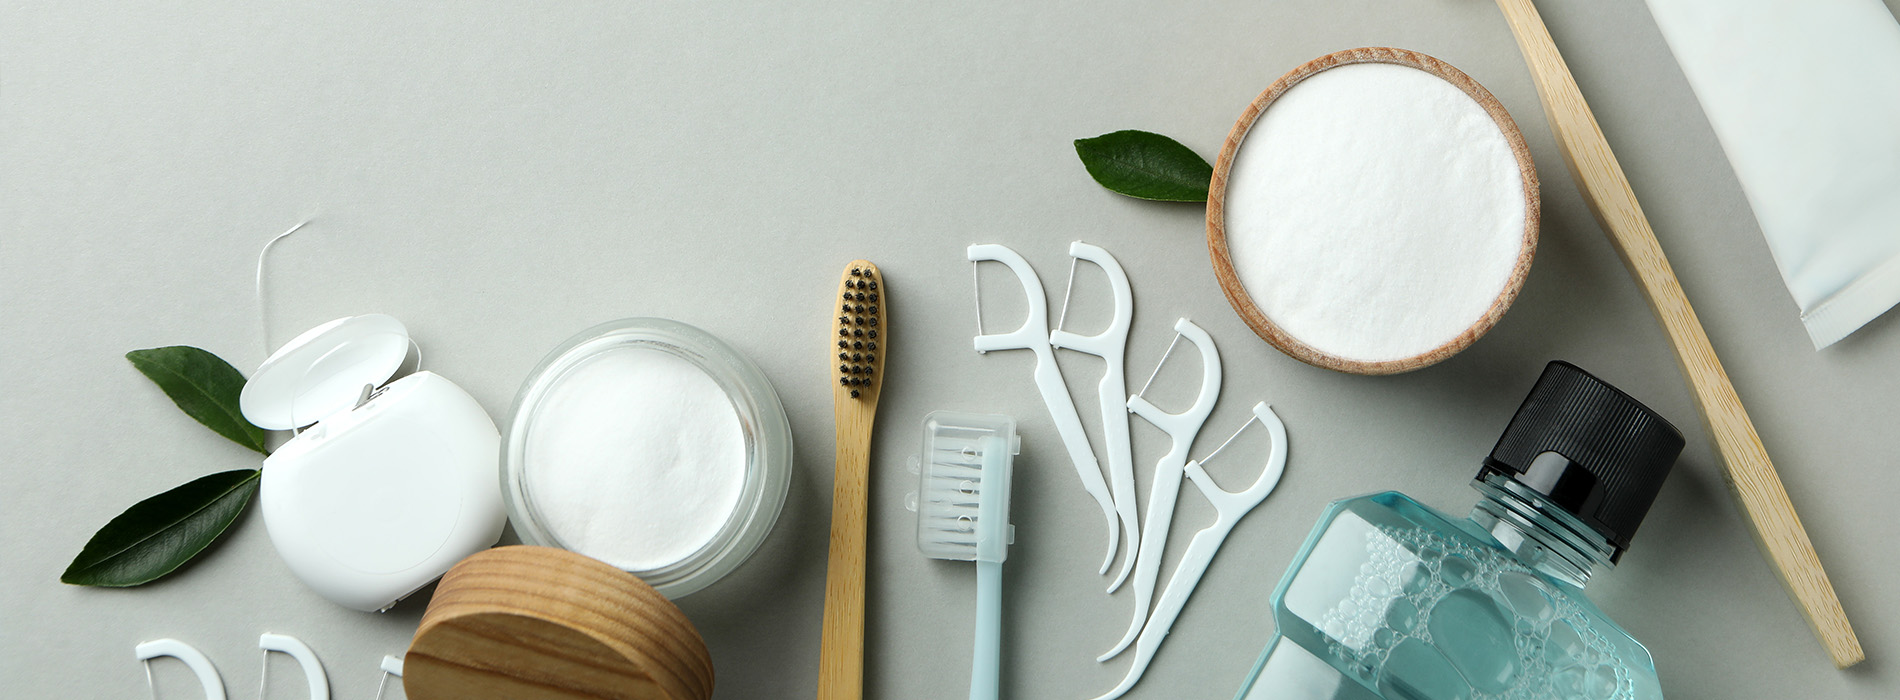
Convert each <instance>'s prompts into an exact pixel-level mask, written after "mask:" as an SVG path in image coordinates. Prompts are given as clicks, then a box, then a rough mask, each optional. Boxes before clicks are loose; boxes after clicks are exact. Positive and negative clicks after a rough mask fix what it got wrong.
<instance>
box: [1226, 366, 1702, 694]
mask: <svg viewBox="0 0 1900 700" xmlns="http://www.w3.org/2000/svg"><path fill="white" fill-rule="evenodd" d="M1681 451H1682V435H1681V434H1680V433H1678V432H1676V429H1675V428H1674V427H1673V426H1671V425H1669V423H1668V422H1667V421H1665V420H1663V419H1662V417H1661V416H1658V415H1656V413H1655V412H1654V411H1651V410H1649V408H1647V407H1645V406H1643V405H1642V404H1641V403H1638V402H1637V401H1636V400H1635V399H1632V398H1630V397H1629V395H1627V394H1624V393H1623V392H1622V391H1619V390H1617V389H1616V387H1613V386H1610V385H1609V384H1606V383H1604V382H1603V381H1601V380H1599V379H1597V378H1596V377H1593V376H1591V375H1590V374H1589V373H1586V372H1584V371H1583V370H1580V369H1577V368H1576V367H1575V366H1574V365H1571V364H1569V363H1567V362H1552V363H1550V364H1549V365H1548V366H1547V367H1545V368H1544V374H1543V376H1542V377H1540V378H1539V379H1538V380H1537V385H1536V386H1535V387H1534V388H1532V389H1531V393H1530V396H1529V397H1528V398H1526V399H1524V404H1523V405H1522V406H1520V407H1518V409H1517V414H1516V415H1515V416H1513V417H1512V418H1511V424H1510V426H1509V427H1507V428H1505V430H1504V436H1503V437H1502V438H1500V439H1499V440H1498V444H1497V446H1496V447H1495V448H1493V449H1492V450H1491V455H1490V456H1489V457H1487V458H1486V459H1485V460H1484V466H1483V467H1482V468H1481V469H1480V470H1479V472H1478V476H1477V478H1476V479H1475V480H1474V481H1473V482H1472V487H1473V488H1476V489H1477V490H1478V493H1479V494H1480V495H1481V496H1482V498H1480V499H1479V501H1478V504H1477V505H1476V506H1474V507H1473V508H1472V509H1471V515H1470V516H1469V517H1466V518H1464V519H1454V518H1453V517H1451V516H1449V515H1445V514H1443V513H1440V512H1438V511H1436V510H1433V509H1431V508H1428V507H1425V506H1423V505H1420V504H1419V503H1418V502H1417V501H1414V500H1412V499H1411V498H1408V497H1406V496H1405V495H1404V494H1400V493H1395V492H1386V493H1379V494H1373V495H1370V496H1360V497H1357V498H1348V499H1346V500H1342V501H1336V502H1334V503H1333V504H1331V505H1330V506H1328V507H1327V508H1326V512H1325V514H1324V515H1323V516H1321V517H1320V521H1319V524H1318V525H1316V526H1315V527H1314V528H1313V533H1312V534H1311V535H1309V536H1308V537H1307V538H1306V543H1305V544H1304V545H1303V546H1302V547H1301V548H1300V552H1299V554H1298V555H1297V556H1295V557H1294V560H1293V564H1292V566H1290V567H1289V568H1288V569H1287V573H1286V576H1285V577H1284V578H1282V579H1281V580H1280V585H1279V587H1278V588H1276V589H1275V590H1274V592H1273V616H1274V623H1275V625H1276V626H1277V627H1278V632H1277V634H1276V635H1275V636H1274V638H1273V641H1271V642H1269V643H1268V644H1267V648H1266V650H1265V651H1264V652H1262V653H1261V655H1260V661H1259V662H1258V663H1256V664H1255V665H1254V668H1253V671H1252V672H1251V673H1250V674H1249V676H1248V678H1247V681H1246V683H1245V684H1243V685H1242V686H1241V688H1240V693H1239V694H1238V695H1236V696H1235V697H1236V700H1307V699H1320V698H1325V699H1333V700H1362V699H1371V698H1386V699H1396V698H1407V699H1410V700H1493V699H1496V700H1504V699H1510V700H1518V699H1524V700H1543V699H1545V698H1590V699H1592V700H1608V699H1612V698H1614V699H1619V700H1646V699H1654V698H1661V697H1662V687H1661V684H1660V683H1659V682H1658V680H1657V678H1656V667H1655V664H1654V663H1653V662H1652V661H1651V660H1650V657H1649V652H1648V651H1647V650H1645V649H1643V646H1642V645H1641V644H1639V643H1637V641H1636V640H1635V639H1632V638H1631V637H1630V635H1629V633H1627V632H1624V631H1623V628H1621V627H1618V626H1617V625H1616V623H1614V622H1611V621H1610V618H1609V617H1608V616H1606V615H1604V614H1603V611H1601V610H1598V609H1597V607H1596V606H1595V605H1593V604H1591V603H1590V600H1589V599H1587V598H1585V597H1583V587H1584V585H1585V584H1587V583H1589V581H1590V577H1591V575H1592V574H1594V573H1597V572H1599V571H1604V570H1607V569H1609V568H1611V567H1612V566H1614V565H1615V563H1616V561H1617V559H1618V558H1620V557H1621V556H1622V554H1623V551H1624V550H1625V549H1628V548H1629V544H1630V537H1631V536H1632V535H1634V534H1636V528H1637V526H1638V525H1640V524H1641V523H1642V520H1643V516H1644V514H1646V513H1647V512H1648V511H1649V506H1650V503H1651V502H1653V501H1654V500H1655V498H1656V492H1657V491H1658V490H1659V489H1660V488H1661V487H1662V482H1663V478H1664V477H1666V476H1668V474H1669V470H1670V468H1671V467H1672V466H1674V464H1675V461H1676V455H1677V454H1679V453H1680V452H1681Z"/></svg>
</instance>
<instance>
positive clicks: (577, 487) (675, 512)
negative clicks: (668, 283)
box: [524, 347, 746, 572]
mask: <svg viewBox="0 0 1900 700" xmlns="http://www.w3.org/2000/svg"><path fill="white" fill-rule="evenodd" d="M532 420H533V422H532V423H531V424H530V425H529V428H528V437H527V445H526V458H525V465H524V469H525V472H526V479H527V492H528V494H529V498H530V500H531V501H532V502H533V505H534V511H535V514H536V515H537V517H538V518H539V520H540V522H541V524H542V525H543V527H545V528H547V530H548V531H549V532H551V533H552V534H553V535H554V536H555V537H556V538H557V539H559V540H560V542H561V543H562V544H563V545H565V546H566V547H567V548H568V549H571V550H574V551H576V552H579V553H581V554H585V555H588V556H590V557H593V558H595V559H599V560H601V561H604V562H607V563H608V564H612V565H614V566H617V567H619V568H621V569H625V570H627V571H636V572H637V571H649V570H653V569H657V568H660V567H663V566H667V565H669V564H675V563H678V562H680V561H682V560H684V559H686V558H687V557H690V556H692V555H693V553H695V552H697V551H699V550H700V549H701V548H703V547H705V546H706V544H707V543H708V542H711V541H712V539H713V537H714V536H715V535H717V534H718V532H719V529H720V528H721V527H723V526H724V525H725V524H726V521H727V520H729V519H730V518H731V517H732V512H733V509H734V508H735V507H736V506H737V505H738V502H739V493H740V491H741V490H742V489H743V487H744V484H745V476H746V442H745V433H744V431H743V429H742V428H741V427H740V425H739V414H738V411H737V410H736V409H735V408H734V407H733V404H732V400H731V399H730V398H729V397H728V396H727V395H726V392H725V390H723V389H721V388H720V386H719V384H718V383H717V382H715V381H714V380H713V378H712V377H711V376H709V375H707V374H706V372H705V371H703V370H701V369H700V368H699V367H697V366H695V365H694V364H693V363H691V362H688V361H687V360H685V359H684V358H681V357H678V356H675V355H673V354H672V353H669V352H666V351H663V350H656V349H647V348H638V347H632V348H619V349H614V350H609V351H606V352H602V353H600V354H598V355H595V356H593V357H589V358H587V359H585V360H582V361H581V362H580V363H579V364H577V365H575V366H574V367H572V368H570V369H568V370H567V371H566V372H565V373H563V375H562V376H561V377H560V378H559V380H558V381H557V383H556V384H555V385H554V386H552V387H550V388H549V389H548V392H547V394H545V395H544V396H543V397H542V398H541V400H540V402H539V404H538V405H537V406H536V408H535V411H534V413H533V418H532Z"/></svg>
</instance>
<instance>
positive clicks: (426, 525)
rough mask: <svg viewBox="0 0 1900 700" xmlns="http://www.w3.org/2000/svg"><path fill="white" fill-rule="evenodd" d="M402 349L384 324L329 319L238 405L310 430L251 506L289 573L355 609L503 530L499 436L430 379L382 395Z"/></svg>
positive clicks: (398, 334)
mask: <svg viewBox="0 0 1900 700" xmlns="http://www.w3.org/2000/svg"><path fill="white" fill-rule="evenodd" d="M409 345H410V341H409V333H408V330H407V329H406V328H404V327H403V324H402V322H400V321H397V320H396V319H395V318H392V317H390V316H387V315H384V314H364V315H361V316H350V317H347V318H340V319H337V320H335V321H331V322H329V323H325V324H323V325H321V326H317V327H316V328H312V329H310V330H309V331H306V332H305V333H303V334H302V335H299V336H297V337H296V338H295V339H293V340H291V341H290V342H289V343H286V344H284V346H283V347H282V348H279V349H278V350H277V351H276V352H274V353H271V356H270V358H269V359H266V360H265V361H264V364H263V365H262V366H260V367H258V369H257V372H256V374H254V375H252V377H251V379H250V380H249V381H247V382H246V383H245V385H244V391H243V393H242V394H240V395H239V398H238V405H239V408H240V409H241V410H242V411H243V413H244V417H245V418H246V419H248V420H250V421H251V422H252V423H254V424H256V425H257V426H258V427H261V428H269V429H274V430H287V429H292V428H302V427H305V426H311V424H312V423H315V425H314V426H313V427H310V428H309V429H308V430H304V431H303V432H301V433H299V434H298V435H297V436H296V437H294V438H291V440H290V441H288V442H286V443H285V444H284V445H283V446H281V447H279V448H278V449H277V450H276V451H274V452H272V453H271V455H270V456H269V457H267V458H266V459H265V460H264V465H265V468H264V474H263V479H262V484H260V486H259V496H258V499H259V507H260V509H261V510H262V511H263V515H264V524H265V525H266V527H267V528H268V529H269V531H270V537H271V543H272V544H273V545H275V546H276V548H277V553H278V555H279V556H280V557H282V558H283V560H284V563H285V564H287V565H288V566H289V567H290V569H291V571H292V572H293V573H295V574H296V575H297V577H298V578H299V579H301V580H303V582H304V583H305V584H307V585H309V586H310V587H311V588H312V589H314V590H316V591H317V592H318V593H319V594H322V595H323V596H324V597H325V598H328V599H330V600H332V601H334V602H336V603H338V604H340V605H343V606H345V607H349V608H353V609H357V610H382V609H387V608H388V607H389V606H392V605H394V604H395V602H396V601H398V600H400V599H401V598H403V597H405V596H407V595H408V594H409V593H411V592H413V591H415V590H417V589H419V588H421V587H423V586H425V585H427V584H428V583H429V582H430V581H433V580H435V579H436V578H437V577H439V576H441V575H442V572H444V571H447V570H448V568H449V567H450V566H452V565H453V564H455V562H457V561H460V560H461V559H462V558H463V557H465V556H468V555H469V554H473V553H475V552H478V551H481V550H483V549H486V548H488V547H490V546H493V545H494V544H495V542H496V540H497V539H499V538H500V536H501V530H502V526H503V524H504V522H505V520H506V515H505V513H504V511H503V510H502V507H501V487H500V481H499V480H498V479H497V478H496V474H497V470H498V465H499V460H500V454H501V451H500V439H501V437H500V433H499V432H498V431H497V430H496V429H495V424H494V421H493V420H492V419H491V418H489V416H488V413H487V412H486V411H484V410H483V409H482V407H481V404H480V403H479V402H477V401H476V400H475V399H474V397H471V396H469V395H468V392H466V391H463V390H462V389H461V387H458V386H456V385H455V384H454V383H452V382H450V381H448V380H447V379H444V378H442V377H441V376H438V375H436V374H434V373H431V372H421V371H418V372H416V373H414V374H411V375H408V376H405V377H403V378H401V379H397V380H395V381H393V382H389V384H388V386H382V385H383V383H384V382H388V381H389V378H390V377H391V376H393V375H394V374H395V373H396V370H397V369H398V368H399V367H400V366H401V365H402V362H403V359H404V358H405V357H407V356H408V354H409ZM376 387H382V388H381V389H380V390H378V389H376Z"/></svg>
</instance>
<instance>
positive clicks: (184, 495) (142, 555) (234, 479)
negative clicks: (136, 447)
mask: <svg viewBox="0 0 1900 700" xmlns="http://www.w3.org/2000/svg"><path fill="white" fill-rule="evenodd" d="M261 473H262V472H261V471H259V470H256V469H237V470H233V471H228V472H219V473H217V474H212V475H210V476H203V477H199V478H197V479H194V480H192V481H190V482H188V483H186V484H185V485H183V486H180V487H178V488H175V489H172V490H170V491H166V492H164V493H161V494H159V495H156V496H153V497H151V498H147V499H145V500H143V501H139V502H138V504H136V505H134V506H132V507H131V508H127V509H125V512H124V513H120V514H119V517H116V518H113V519H112V522H109V523H106V526H105V527H102V528H99V531H98V532H95V533H93V535H92V539H91V540H89V541H87V542H86V547H85V549H82V550H80V551H79V556H77V557H73V563H72V564H71V565H68V566H67V567H66V573H63V574H60V575H59V580H60V581H61V582H62V583H70V584H73V585H75V586H111V587H124V586H136V585H139V584H141V583H148V582H150V581H152V580H154V579H157V578H158V577H160V576H164V575H165V574H169V573H171V572H172V571H173V570H174V569H177V568H178V567H179V566H181V565H183V564H184V563H185V562H187V561H190V560H191V558H192V557H195V556H197V555H198V553H199V552H201V551H204V548H205V547H207V546H209V545H210V544H211V543H212V541H214V540H216V539H218V536H219V535H222V534H224V530H225V528H228V527H230V526H231V522H232V521H234V520H237V517H238V514H240V513H243V512H244V506H245V505H246V504H248V503H250V502H251V497H252V496H254V495H256V494H257V484H258V475H259V474H261Z"/></svg>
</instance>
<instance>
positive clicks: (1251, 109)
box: [1207, 48, 1539, 374]
mask: <svg viewBox="0 0 1900 700" xmlns="http://www.w3.org/2000/svg"><path fill="white" fill-rule="evenodd" d="M1355 63H1391V64H1397V65H1402V66H1410V67H1412V68H1417V69H1419V70H1422V71H1425V72H1426V73H1430V74H1432V75H1435V76H1438V77H1439V78H1442V79H1444V80H1445V81H1446V82H1449V83H1451V84H1452V85H1454V86H1456V87H1457V88H1458V89H1459V90H1462V91H1464V93H1465V94H1466V95H1470V96H1471V99H1473V100H1476V101H1477V102H1478V105H1479V106H1481V107H1483V108H1484V111H1485V112H1486V113H1488V114H1490V115H1491V119H1492V120H1493V121H1495V122H1497V126H1498V128H1499V129H1500V130H1502V131H1503V132H1504V137H1505V141H1506V142H1507V143H1509V144H1510V148H1511V154H1512V155H1513V156H1515V157H1516V159H1517V167H1518V172H1519V173H1520V174H1521V175H1522V178H1523V184H1524V237H1523V244H1522V246H1521V247H1520V248H1519V251H1518V257H1517V264H1516V267H1515V268H1514V269H1513V270H1512V271H1511V275H1510V277H1509V280H1508V281H1507V282H1506V283H1505V285H1504V289H1503V291H1502V292H1500V293H1499V294H1498V296H1497V299H1496V300H1494V301H1493V302H1492V303H1491V306H1490V308H1489V309H1488V310H1487V311H1486V312H1485V314H1484V315H1483V316H1482V317H1480V318H1479V319H1478V320H1477V322H1475V323H1473V324H1472V325H1471V326H1470V327H1469V328H1466V329H1465V330H1464V332H1462V333H1459V334H1458V335H1457V336H1456V337H1453V338H1452V339H1451V340H1449V341H1446V342H1445V343H1444V344H1442V345H1439V346H1438V347H1435V348H1432V349H1431V350H1429V351H1426V352H1424V353H1422V354H1419V355H1414V356H1412V357H1407V358H1402V359H1397V360H1381V361H1363V360H1353V359H1347V358H1344V357H1339V356H1337V355H1333V354H1330V353H1327V352H1324V351H1321V350H1319V349H1318V348H1315V347H1312V346H1310V345H1307V344H1306V343H1304V342H1301V341H1300V340H1299V339H1298V338H1294V337H1293V336H1292V335H1291V334H1289V333H1287V332H1286V331H1285V330H1283V329H1281V328H1280V327H1279V326H1277V325H1274V322H1273V320H1272V319H1270V318H1267V315H1266V314H1265V313H1262V312H1261V311H1260V308H1259V307H1257V306H1255V305H1254V302H1253V299H1252V298H1251V297H1249V296H1248V295H1247V290H1246V289H1245V288H1244V287H1242V286H1241V283H1240V278H1239V276H1238V275H1237V274H1236V273H1235V272H1234V263H1233V259H1232V258H1231V257H1230V256H1229V253H1228V249H1227V231H1226V219H1227V214H1226V196H1227V176H1228V172H1229V170H1230V169H1231V168H1232V167H1233V164H1234V156H1235V154H1236V153H1237V152H1238V151H1239V150H1240V145H1241V141H1242V140H1243V139H1245V138H1246V136H1247V132H1248V130H1250V129H1252V128H1253V125H1254V122H1255V120H1257V119H1258V118H1259V117H1260V115H1261V113H1263V112H1265V111H1266V110H1267V108H1268V107H1269V106H1270V105H1272V104H1273V102H1274V100H1276V99H1278V98H1279V97H1280V95H1282V94H1284V93H1285V92H1286V91H1287V90H1290V89H1292V88H1293V86H1295V85H1298V84H1299V83H1300V81H1302V80H1305V79H1307V78H1309V77H1312V76H1314V75H1316V74H1318V73H1319V72H1320V71H1324V70H1327V69H1329V68H1335V67H1338V66H1344V65H1351V64H1355ZM1207 194H1208V196H1207V251H1208V254H1209V255H1210V256H1211V257H1212V258H1213V262H1214V276H1215V277H1216V278H1217V279H1218V280H1219V281H1220V287H1221V291H1222V292H1224V293H1225V294H1226V295H1227V301H1228V303H1229V304H1231V305H1233V307H1234V311H1235V312H1236V313H1239V314H1240V317H1241V319H1242V320H1244V321H1246V322H1247V326H1248V327H1250V328H1252V329H1253V331H1254V333H1255V334H1258V335H1259V336H1260V338H1261V339H1262V340H1265V341H1267V343H1268V344H1269V345H1272V346H1273V347H1275V348H1279V350H1280V351H1281V352H1284V353H1286V354H1288V355H1290V356H1292V357H1293V358H1294V359H1297V360H1299V361H1301V362H1305V363H1307V364H1310V365H1314V366H1316V367H1324V368H1326V369H1332V370H1338V371H1341V372H1348V373H1352V374H1397V373H1400V372H1409V371H1412V370H1415V369H1418V368H1420V367H1425V366H1427V365H1431V364H1434V363H1437V362H1440V361H1442V360H1444V359H1445V358H1448V357H1451V356H1452V355H1454V354H1457V352H1458V351H1460V350H1463V349H1465V347H1466V346H1469V345H1471V343H1472V341H1475V340H1477V339H1478V337H1479V336H1482V335H1484V334H1485V332H1486V331H1489V330H1491V327H1492V326H1493V325H1496V324H1497V322H1498V319H1499V318H1500V317H1502V316H1503V315H1504V311H1505V310H1506V309H1508V308H1510V306H1511V302H1512V301H1513V300H1515V299H1516V298H1517V293H1518V290H1519V289H1520V288H1522V287H1523V286H1524V278H1525V276H1526V275H1528V274H1529V273H1530V269H1531V258H1532V256H1533V255H1534V254H1535V253H1536V252H1537V225H1538V217H1539V202H1538V190H1537V169H1536V167H1535V166H1534V165H1532V163H1531V154H1530V150H1529V149H1528V148H1526V147H1525V146H1524V136H1523V134H1522V133H1520V132H1519V131H1518V129H1517V123H1516V122H1514V121H1512V120H1511V115H1510V114H1509V113H1507V112H1505V111H1504V106H1503V105H1501V104H1499V103H1498V100H1497V98H1496V97H1493V96H1492V95H1491V93H1490V91H1488V90H1485V89H1484V86H1482V85H1479V84H1478V83H1477V81H1475V80H1472V79H1471V77H1470V76H1468V75H1465V74H1464V73H1463V72H1462V71H1460V70H1458V69H1457V68H1453V67H1452V66H1451V65H1450V64H1448V63H1445V62H1444V61H1440V60H1438V59H1436V58H1432V57H1431V56H1427V55H1425V54H1422V53H1418V52H1416V51H1407V50H1405V49H1393V48H1361V49H1351V50H1347V51H1340V52H1338V53H1333V54H1328V55H1326V56H1321V57H1319V58H1317V59H1314V60H1312V61H1309V62H1307V63H1306V64H1305V65H1302V66H1300V67H1298V68H1295V69H1293V70H1292V71H1291V72H1289V73H1287V74H1286V75H1283V76H1280V79H1279V80H1276V81H1274V83H1273V85H1271V86H1269V87H1268V88H1267V89H1266V91H1265V92H1262V93H1260V96H1259V97H1257V98H1254V101H1253V104H1251V105H1248V106H1247V111H1245V112H1242V113H1241V115H1240V119H1239V120H1237V121H1235V122H1234V128H1233V130H1232V131H1230V132H1228V134H1227V142H1226V143H1225V144H1224V145H1223V146H1221V151H1220V159H1219V160H1218V161H1216V162H1215V164H1214V177H1213V180H1212V181H1211V182H1210V183H1209V187H1208V193H1207Z"/></svg>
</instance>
